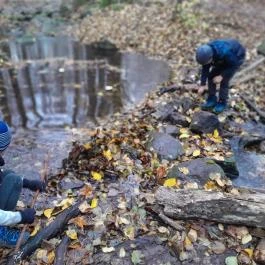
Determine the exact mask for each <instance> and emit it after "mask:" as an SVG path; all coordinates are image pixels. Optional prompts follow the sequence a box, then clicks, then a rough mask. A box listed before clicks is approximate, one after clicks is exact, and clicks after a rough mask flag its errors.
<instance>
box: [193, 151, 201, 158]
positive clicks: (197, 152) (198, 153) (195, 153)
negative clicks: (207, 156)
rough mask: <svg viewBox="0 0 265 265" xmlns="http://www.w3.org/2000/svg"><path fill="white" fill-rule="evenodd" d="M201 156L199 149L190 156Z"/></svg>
mask: <svg viewBox="0 0 265 265" xmlns="http://www.w3.org/2000/svg"><path fill="white" fill-rule="evenodd" d="M200 154H201V151H200V150H199V149H197V150H195V151H193V153H192V156H194V157H197V156H199V155H200Z"/></svg>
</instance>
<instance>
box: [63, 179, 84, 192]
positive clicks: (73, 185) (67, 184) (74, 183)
mask: <svg viewBox="0 0 265 265" xmlns="http://www.w3.org/2000/svg"><path fill="white" fill-rule="evenodd" d="M68 180H69V181H67V180H66V179H63V180H62V181H61V182H60V188H61V189H63V190H70V189H80V188H82V187H83V186H84V182H83V181H81V180H78V179H77V180H70V179H68Z"/></svg>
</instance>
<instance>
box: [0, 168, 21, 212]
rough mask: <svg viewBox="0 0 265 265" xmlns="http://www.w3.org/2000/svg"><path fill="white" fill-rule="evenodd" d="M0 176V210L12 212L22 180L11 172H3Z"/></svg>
mask: <svg viewBox="0 0 265 265" xmlns="http://www.w3.org/2000/svg"><path fill="white" fill-rule="evenodd" d="M0 174H1V176H0V179H1V182H0V209H1V210H5V211H13V210H14V209H15V208H16V205H17V201H18V199H19V196H20V193H21V190H22V187H23V180H22V178H21V177H20V176H18V175H17V174H15V173H14V172H13V171H11V170H6V171H3V172H1V173H0Z"/></svg>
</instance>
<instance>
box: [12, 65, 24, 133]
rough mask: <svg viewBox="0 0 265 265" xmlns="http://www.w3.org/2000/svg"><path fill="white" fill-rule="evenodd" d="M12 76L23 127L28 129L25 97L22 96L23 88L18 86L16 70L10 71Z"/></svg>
mask: <svg viewBox="0 0 265 265" xmlns="http://www.w3.org/2000/svg"><path fill="white" fill-rule="evenodd" d="M10 76H11V83H12V87H13V91H14V95H15V99H16V103H17V108H18V112H19V114H20V116H21V122H22V127H23V128H26V127H27V122H28V118H27V115H26V110H25V107H24V103H23V97H22V95H21V88H20V87H19V84H18V76H17V74H16V73H15V70H14V69H12V70H10Z"/></svg>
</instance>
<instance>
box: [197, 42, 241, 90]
mask: <svg viewBox="0 0 265 265" xmlns="http://www.w3.org/2000/svg"><path fill="white" fill-rule="evenodd" d="M208 45H209V46H211V47H212V49H213V61H212V62H211V63H210V64H207V65H204V66H203V67H202V74H201V85H203V86H204V85H205V84H206V80H207V78H208V76H209V71H210V68H211V67H214V68H218V70H219V71H220V74H221V73H222V72H223V71H225V72H226V75H225V76H223V78H228V79H230V78H231V76H232V75H233V74H232V73H234V72H235V71H236V70H237V69H238V68H239V66H240V65H241V64H242V63H243V62H244V59H245V54H246V50H245V48H244V47H243V46H242V45H241V44H240V43H239V42H238V41H237V40H234V39H219V40H214V41H211V42H209V43H208Z"/></svg>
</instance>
